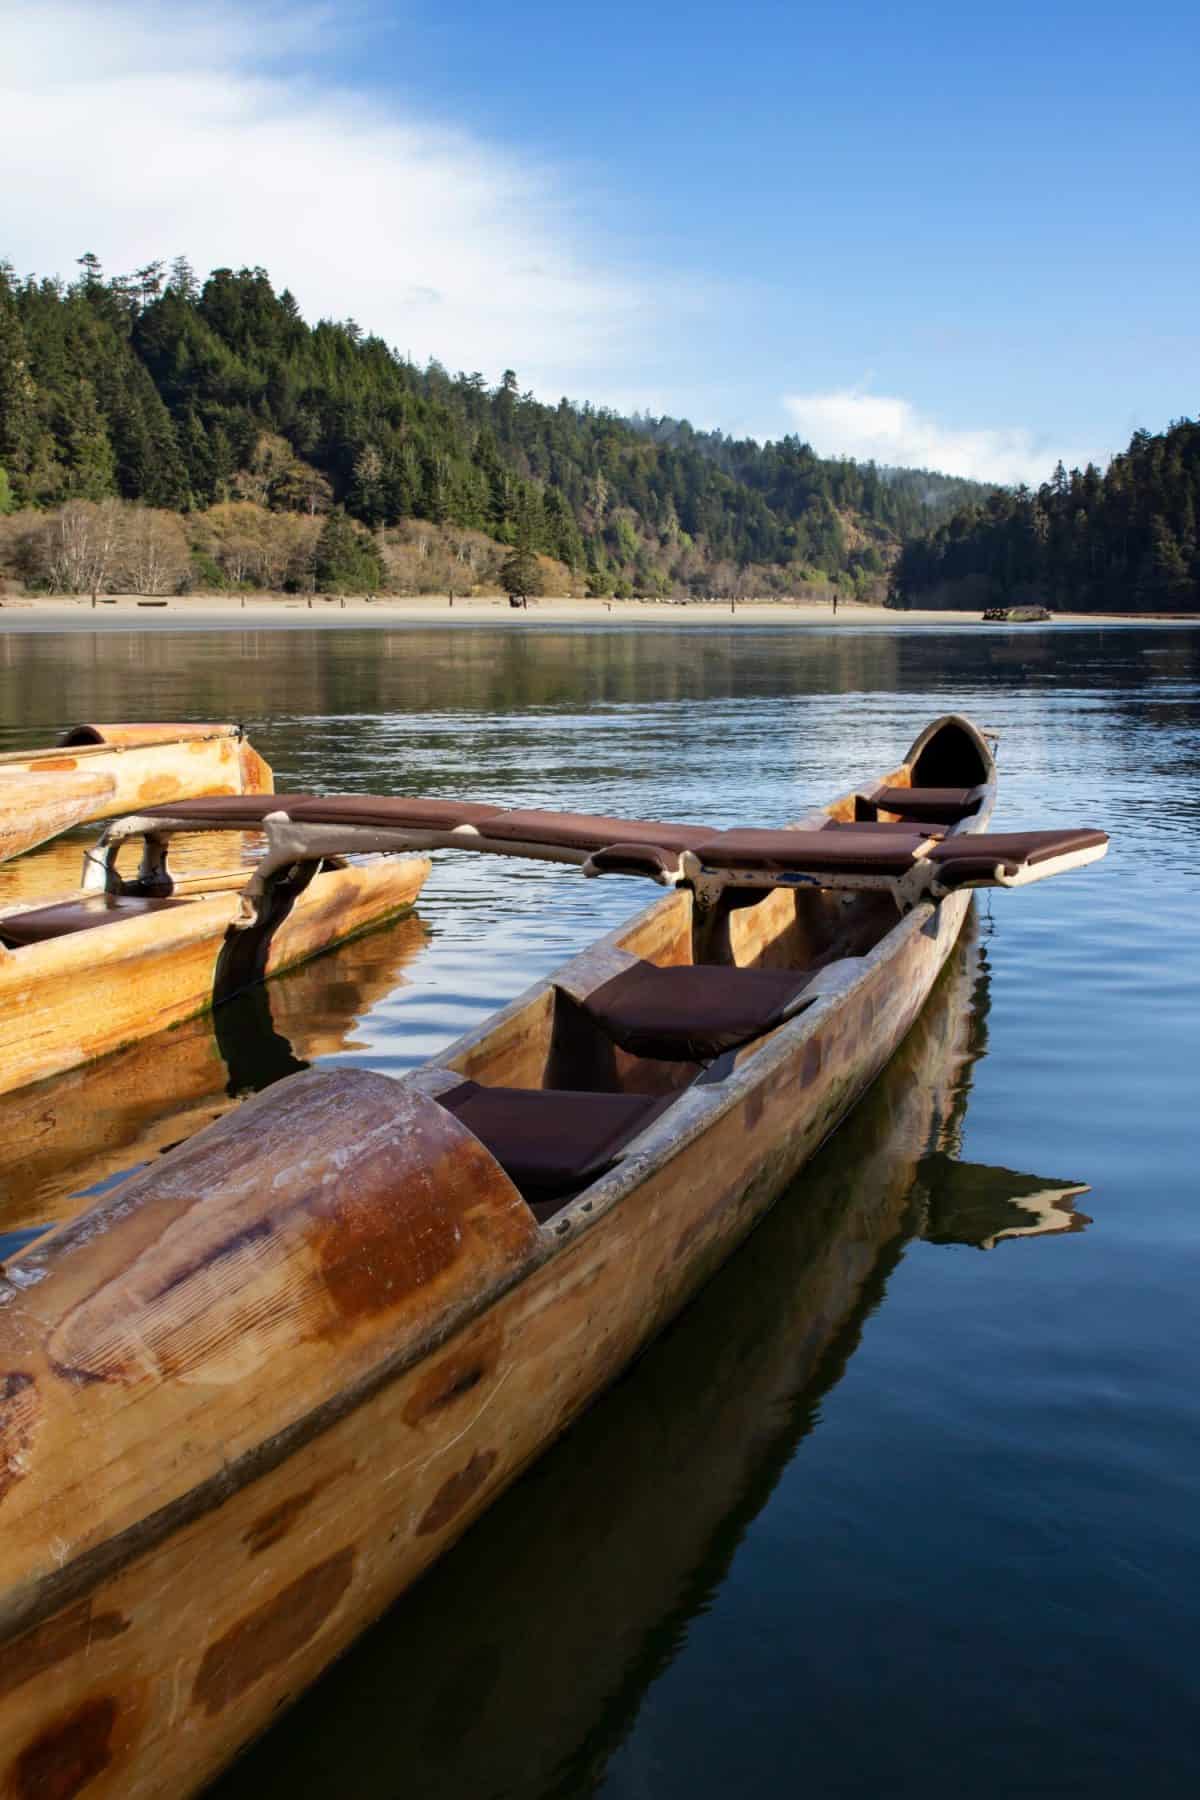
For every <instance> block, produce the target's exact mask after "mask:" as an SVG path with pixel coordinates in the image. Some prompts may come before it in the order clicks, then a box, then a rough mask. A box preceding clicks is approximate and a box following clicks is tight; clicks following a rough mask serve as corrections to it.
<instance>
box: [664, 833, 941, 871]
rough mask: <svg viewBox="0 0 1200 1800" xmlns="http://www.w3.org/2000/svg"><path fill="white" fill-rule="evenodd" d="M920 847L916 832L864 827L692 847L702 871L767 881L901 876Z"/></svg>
mask: <svg viewBox="0 0 1200 1800" xmlns="http://www.w3.org/2000/svg"><path fill="white" fill-rule="evenodd" d="M923 842H924V837H923V835H922V833H921V832H919V831H916V830H914V829H912V827H910V828H909V829H908V830H907V831H899V830H897V831H889V830H885V831H876V830H875V829H874V827H872V826H870V825H867V826H863V827H860V828H850V827H847V828H846V829H845V830H844V831H829V830H824V831H723V832H721V834H720V835H719V836H717V837H711V838H708V839H706V841H705V842H704V843H702V844H700V845H698V846H697V849H696V855H697V856H698V857H699V859H700V861H701V863H702V864H704V866H705V867H706V868H710V869H744V870H747V871H749V872H758V871H761V872H762V873H763V874H768V875H788V874H803V873H811V874H814V875H885V876H900V875H904V874H905V873H907V871H908V870H909V869H910V868H911V867H912V861H913V856H914V855H915V853H916V850H917V847H918V845H919V844H921V843H923Z"/></svg>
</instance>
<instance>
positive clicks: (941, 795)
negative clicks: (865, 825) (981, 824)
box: [871, 787, 980, 825]
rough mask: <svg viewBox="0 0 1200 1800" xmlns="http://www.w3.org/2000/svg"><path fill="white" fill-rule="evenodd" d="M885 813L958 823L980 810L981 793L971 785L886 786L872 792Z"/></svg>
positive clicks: (872, 797) (873, 799)
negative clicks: (975, 791) (964, 786)
mask: <svg viewBox="0 0 1200 1800" xmlns="http://www.w3.org/2000/svg"><path fill="white" fill-rule="evenodd" d="M871 799H872V801H873V802H874V804H875V805H876V806H881V807H882V808H883V810H884V812H891V813H899V814H900V815H901V817H902V818H905V819H913V818H917V819H940V820H941V822H942V824H943V825H957V824H958V821H959V820H960V819H969V818H970V817H971V815H972V814H973V813H977V812H978V811H979V806H980V796H979V795H978V794H972V792H971V790H970V788H948V787H883V788H877V789H876V791H875V792H874V793H873V794H872V795H871Z"/></svg>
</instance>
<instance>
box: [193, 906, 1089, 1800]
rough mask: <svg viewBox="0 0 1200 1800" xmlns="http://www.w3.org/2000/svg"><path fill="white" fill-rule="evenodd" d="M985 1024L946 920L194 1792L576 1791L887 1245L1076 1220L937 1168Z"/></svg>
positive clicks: (756, 1501) (709, 1572)
mask: <svg viewBox="0 0 1200 1800" xmlns="http://www.w3.org/2000/svg"><path fill="white" fill-rule="evenodd" d="M986 1008H987V971H986V965H985V962H984V957H983V953H982V951H981V948H980V946H979V944H978V941H977V938H976V932H975V926H974V921H973V919H968V922H967V925H966V927H965V928H964V932H963V937H962V940H961V941H960V944H959V946H958V948H957V950H956V951H955V952H954V954H953V955H952V957H951V959H950V961H949V963H948V965H947V968H946V970H945V972H944V974H943V976H942V978H941V980H940V982H939V984H938V986H937V987H936V989H935V990H934V992H933V994H932V996H931V998H930V1000H929V1003H928V1005H927V1006H926V1008H925V1010H924V1012H923V1014H922V1015H921V1017H920V1019H919V1020H918V1022H917V1023H916V1025H915V1026H914V1027H913V1029H912V1031H911V1032H910V1034H909V1036H908V1037H907V1038H906V1040H905V1042H904V1044H903V1045H902V1047H901V1049H900V1051H899V1053H898V1054H897V1055H896V1056H895V1057H894V1058H893V1060H892V1062H891V1063H890V1064H889V1065H888V1067H887V1069H886V1070H885V1071H884V1073H883V1074H882V1075H881V1077H880V1078H879V1080H878V1082H877V1083H876V1084H875V1086H874V1088H873V1089H872V1090H871V1092H870V1093H869V1094H868V1095H867V1096H866V1098H865V1099H864V1100H863V1101H862V1102H861V1103H860V1105H859V1106H858V1108H857V1109H856V1111H855V1112H854V1113H852V1114H851V1116H850V1118H849V1119H848V1120H847V1121H846V1123H845V1124H844V1125H842V1126H841V1128H840V1129H839V1131H838V1133H837V1135H836V1138H835V1139H834V1141H833V1142H832V1143H831V1144H830V1145H829V1146H828V1147H827V1148H826V1150H825V1151H823V1152H822V1153H821V1154H820V1155H819V1156H817V1157H816V1158H815V1159H814V1160H813V1161H812V1162H811V1163H810V1164H809V1166H808V1169H807V1170H806V1172H805V1173H804V1175H803V1176H802V1177H801V1178H800V1179H799V1181H798V1182H797V1183H796V1184H795V1186H794V1188H793V1189H792V1191H791V1192H790V1193H788V1194H785V1195H784V1196H783V1197H782V1198H781V1199H780V1201H779V1202H778V1204H777V1205H776V1207H775V1209H774V1211H773V1212H772V1213H771V1214H770V1215H769V1216H768V1217H767V1219H766V1220H765V1221H764V1222H763V1224H762V1225H760V1226H759V1228H758V1229H757V1231H756V1232H755V1233H754V1234H753V1235H752V1236H751V1237H750V1238H749V1240H748V1241H747V1243H746V1244H745V1245H744V1247H743V1248H742V1249H741V1250H740V1251H739V1252H738V1254H737V1255H736V1256H735V1257H734V1259H733V1260H732V1262H730V1263H729V1264H728V1265H727V1266H726V1268H725V1269H724V1270H723V1271H722V1272H721V1273H720V1274H719V1275H718V1276H717V1277H716V1278H715V1279H714V1280H713V1281H712V1282H711V1283H710V1284H709V1286H708V1287H707V1288H706V1289H705V1290H704V1292H703V1293H701V1294H700V1296H699V1297H698V1298H697V1299H696V1300H695V1301H694V1302H693V1303H692V1305H691V1306H690V1307H689V1308H688V1309H687V1310H686V1312H685V1313H684V1314H683V1315H682V1316H681V1317H680V1319H679V1320H678V1321H677V1323H676V1324H675V1325H674V1327H673V1328H672V1329H671V1330H669V1331H668V1333H667V1334H666V1335H665V1336H664V1337H662V1338H660V1339H659V1340H658V1342H657V1343H656V1344H655V1345H654V1346H653V1348H652V1349H651V1350H650V1351H649V1353H648V1354H647V1355H646V1356H644V1357H643V1358H642V1360H641V1361H640V1362H639V1363H638V1365H637V1366H636V1368H635V1369H634V1371H633V1372H632V1373H631V1374H630V1375H629V1376H627V1377H626V1379H625V1380H624V1381H622V1382H621V1383H619V1384H618V1386H617V1387H616V1388H615V1389H612V1390H610V1392H609V1393H608V1394H607V1395H605V1396H604V1397H603V1398H602V1399H601V1400H600V1401H599V1402H598V1403H597V1404H596V1405H595V1406H594V1407H593V1408H592V1410H591V1411H590V1412H589V1413H588V1414H587V1415H586V1416H585V1417H584V1418H583V1419H582V1420H581V1421H579V1422H578V1423H577V1424H576V1425H575V1426H574V1428H573V1429H572V1430H571V1432H570V1433H569V1434H568V1435H567V1437H566V1438H565V1439H564V1440H563V1441H562V1442H561V1443H560V1444H559V1445H558V1446H557V1447H556V1448H555V1449H554V1450H552V1451H551V1452H550V1453H549V1454H548V1455H547V1456H545V1457H544V1458H543V1459H542V1460H541V1461H540V1462H539V1463H537V1464H536V1465H535V1466H534V1467H533V1468H532V1469H531V1470H530V1471H529V1472H528V1473H527V1474H526V1475H525V1476H524V1477H523V1478H522V1479H521V1481H520V1482H519V1483H518V1484H517V1485H516V1487H514V1488H513V1489H512V1490H511V1491H510V1492H509V1493H508V1494H506V1495H505V1496H503V1497H502V1498H501V1499H500V1500H498V1501H497V1503H496V1504H495V1506H494V1507H492V1508H491V1510H490V1511H489V1512H488V1513H487V1514H486V1516H485V1517H483V1518H482V1519H481V1520H479V1521H478V1522H477V1523H476V1524H475V1525H474V1526H473V1527H472V1529H471V1530H470V1532H469V1533H468V1534H467V1536H466V1537H465V1538H464V1539H463V1541H462V1542H461V1543H460V1544H459V1545H458V1546H457V1547H456V1548H455V1549H454V1550H453V1551H452V1552H451V1553H450V1554H449V1555H448V1556H447V1557H446V1558H445V1560H444V1561H443V1562H441V1563H440V1564H439V1565H438V1566H437V1567H436V1568H434V1569H433V1570H432V1571H430V1573H429V1574H427V1575H426V1576H425V1577H424V1579H423V1580H422V1582H421V1583H420V1584H419V1585H418V1586H417V1587H416V1588H414V1589H413V1591H412V1592H411V1593H410V1594H408V1595H407V1596H406V1597H405V1598H404V1599H402V1600H401V1601H400V1602H399V1603H398V1604H397V1605H396V1606H395V1607H393V1609H392V1610H391V1612H390V1613H389V1614H388V1615H387V1616H386V1618H385V1619H384V1620H383V1621H382V1622H381V1623H380V1624H379V1625H378V1626H376V1627H375V1629H374V1630H373V1631H372V1632H370V1633H369V1634H368V1635H367V1636H366V1637H365V1638H363V1639H362V1640H361V1642H360V1643H359V1644H358V1645H357V1646H356V1647H355V1648H354V1649H353V1650H351V1651H350V1653H349V1654H348V1655H347V1656H346V1657H345V1658H343V1660H342V1661H341V1662H340V1663H339V1664H338V1665H337V1666H336V1667H335V1668H334V1669H333V1670H332V1672H331V1673H330V1674H329V1675H327V1676H326V1677H325V1679H324V1680H323V1681H322V1682H321V1683H319V1684H318V1686H317V1687H316V1688H314V1690H313V1691H312V1693H311V1694H310V1696H309V1697H308V1699H307V1700H306V1702H305V1705H304V1706H303V1707H302V1708H299V1709H298V1710H297V1711H296V1712H294V1713H292V1714H290V1715H289V1716H288V1718H287V1719H286V1720H284V1721H283V1722H281V1724H280V1725H279V1726H277V1727H276V1728H275V1729H274V1730H273V1731H272V1732H270V1733H269V1734H268V1735H267V1736H266V1737H265V1738H263V1739H262V1740H261V1741H260V1743H259V1744H258V1745H257V1746H256V1747H255V1748H254V1749H252V1750H251V1751H250V1752H249V1753H248V1754H247V1755H246V1756H244V1757H243V1758H242V1760H241V1761H240V1762H239V1763H238V1764H236V1765H235V1767H234V1768H233V1769H232V1770H231V1771H230V1772H229V1773H228V1774H227V1775H226V1776H225V1777H224V1778H223V1779H222V1780H221V1781H219V1782H218V1783H217V1784H216V1786H215V1787H214V1788H213V1789H212V1790H211V1792H212V1794H213V1796H214V1800H250V1797H251V1796H252V1795H253V1796H258V1795H259V1794H261V1793H262V1792H263V1791H264V1790H266V1789H269V1790H270V1791H272V1792H281V1793H282V1792H286V1793H288V1794H289V1795H290V1796H291V1797H292V1800H297V1797H298V1796H313V1797H314V1800H316V1797H317V1796H321V1800H327V1797H328V1796H329V1795H333V1794H353V1795H355V1797H356V1800H395V1796H396V1795H398V1794H402V1793H403V1794H413V1795H419V1796H420V1797H421V1800H461V1797H462V1796H463V1795H470V1796H471V1800H499V1796H501V1795H503V1796H507V1797H510V1800H511V1797H514V1796H523V1797H527V1800H532V1797H533V1796H535V1795H540V1796H544V1795H550V1794H571V1795H578V1794H584V1793H587V1792H588V1791H590V1790H591V1789H592V1788H593V1787H594V1786H595V1785H596V1783H597V1782H598V1781H599V1780H600V1779H601V1777H602V1775H603V1771H604V1769H605V1766H606V1765H607V1762H608V1760H609V1758H610V1757H611V1756H612V1755H613V1754H614V1752H615V1751H616V1750H617V1748H618V1747H619V1745H620V1744H621V1742H622V1740H623V1739H624V1737H625V1736H626V1734H627V1732H628V1730H629V1728H630V1725H631V1723H632V1720H633V1718H634V1717H635V1715H636V1713H637V1711H638V1708H639V1706H640V1705H641V1702H642V1700H643V1698H644V1696H645V1694H646V1691H647V1689H648V1688H649V1686H650V1684H651V1683H652V1682H653V1681H654V1679H655V1678H656V1677H657V1676H658V1675H659V1674H660V1673H661V1672H662V1670H663V1669H664V1668H665V1667H666V1666H667V1665H668V1664H669V1663H670V1662H671V1660H672V1659H673V1657H674V1655H675V1653H676V1651H677V1649H678V1647H679V1645H680V1643H681V1641H682V1637H683V1633H684V1628H685V1627H686V1625H687V1622H688V1620H689V1619H690V1618H692V1617H693V1616H694V1614H695V1613H696V1612H697V1611H699V1610H700V1609H702V1608H704V1607H705V1606H706V1605H707V1604H708V1602H709V1600H710V1599H711V1596H712V1594H713V1592H714V1590H715V1589H716V1588H717V1587H719V1585H720V1584H721V1582H722V1580H723V1578H724V1575H725V1572H726V1569H727V1568H728V1565H729V1563H730V1561H731V1559H732V1557H733V1554H734V1552H735V1550H736V1548H737V1545H738V1542H739V1540H740V1538H741V1536H742V1535H743V1533H744V1531H745V1530H746V1529H747V1528H748V1526H749V1525H750V1523H751V1521H752V1520H753V1519H754V1518H755V1516H756V1515H757V1514H758V1513H759V1512H760V1510H761V1509H762V1507H763V1506H764V1505H765V1504H766V1502H767V1500H768V1498H769V1496H770V1494H771V1491H772V1489H773V1488H774V1486H775V1484H776V1482H777V1481H778V1479H779V1477H780V1476H781V1474H782V1472H783V1470H784V1469H785V1467H786V1466H787V1464H788V1463H789V1462H790V1460H791V1459H792V1457H793V1455H794V1453H795V1450H796V1446H797V1444H798V1443H799V1442H800V1441H801V1440H802V1439H803V1438H804V1437H805V1436H806V1434H807V1433H808V1432H809V1431H810V1430H811V1429H812V1428H813V1426H814V1424H815V1422H816V1418H817V1411H818V1407H819V1404H820V1402H821V1399H822V1397H823V1396H824V1395H825V1394H826V1393H827V1392H828V1391H829V1390H830V1389H831V1388H833V1387H834V1386H835V1385H836V1383H837V1382H838V1381H839V1379H840V1377H841V1375H842V1373H843V1371H844V1369H845V1367H846V1365H847V1362H848V1360H849V1358H850V1357H851V1356H852V1355H853V1352H854V1350H855V1348H856V1346H857V1344H858V1341H859V1338H860V1335H861V1332H862V1330H863V1326H864V1324H865V1321H866V1320H867V1318H868V1317H869V1315H870V1314H871V1312H872V1311H873V1310H874V1309H875V1308H876V1307H877V1306H879V1304H880V1303H881V1301H882V1300H883V1297H884V1294H885V1291H886V1287H887V1282H888V1278H889V1276H890V1274H891V1271H892V1270H893V1269H894V1268H895V1266H896V1264H897V1263H898V1262H899V1260H900V1259H901V1257H902V1256H903V1254H904V1249H905V1246H906V1244H907V1243H908V1242H909V1241H910V1240H912V1239H914V1238H918V1237H928V1238H929V1239H930V1240H931V1241H933V1242H936V1243H943V1244H968V1245H972V1246H978V1247H982V1248H988V1247H991V1246H992V1245H994V1244H996V1243H997V1242H998V1241H1000V1240H1002V1239H1006V1238H1011V1237H1013V1236H1016V1235H1018V1234H1020V1235H1028V1234H1030V1233H1031V1232H1039V1233H1044V1232H1071V1231H1078V1230H1080V1229H1082V1228H1083V1227H1084V1226H1085V1225H1086V1224H1088V1223H1089V1222H1090V1221H1088V1220H1087V1219H1086V1217H1085V1216H1084V1215H1083V1214H1082V1213H1079V1212H1078V1211H1076V1210H1075V1208H1074V1205H1073V1201H1074V1199H1075V1197H1077V1196H1078V1195H1080V1194H1082V1193H1085V1192H1086V1191H1087V1190H1086V1188H1085V1187H1084V1186H1083V1185H1082V1184H1077V1183H1071V1182H1067V1181H1061V1180H1046V1181H1039V1180H1037V1179H1036V1178H1034V1177H1030V1176H1023V1175H1017V1174H1013V1173H1012V1172H1010V1171H1008V1170H1004V1169H995V1168H990V1167H986V1166H983V1165H972V1164H969V1163H964V1162H961V1161H960V1160H958V1158H957V1157H956V1155H955V1154H954V1152H955V1150H956V1149H957V1147H958V1145H959V1143H960V1142H961V1130H962V1123H963V1117H964V1113H965V1109H966V1103H967V1097H968V1093H969V1089H970V1074H971V1068H972V1065H973V1063H974V1062H975V1061H976V1059H977V1058H978V1057H979V1056H981V1055H982V1054H984V1052H985V1019H986ZM1018 1253H1019V1248H1008V1249H1005V1250H1004V1251H1002V1254H1005V1255H1014V1254H1018ZM531 1520H532V1521H535V1528H534V1529H532V1530H531V1528H530V1522H531Z"/></svg>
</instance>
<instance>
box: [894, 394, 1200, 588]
mask: <svg viewBox="0 0 1200 1800" xmlns="http://www.w3.org/2000/svg"><path fill="white" fill-rule="evenodd" d="M1198 514H1200V423H1197V422H1195V421H1193V420H1188V419H1181V420H1179V421H1177V422H1176V423H1175V424H1173V425H1171V426H1170V428H1169V429H1168V430H1167V431H1165V432H1162V433H1160V434H1158V435H1157V436H1151V435H1150V433H1149V432H1145V431H1139V432H1136V433H1135V434H1134V437H1133V439H1132V441H1131V443H1130V445H1129V448H1128V450H1127V451H1125V453H1124V454H1123V455H1121V456H1116V457H1114V458H1113V460H1112V462H1111V463H1110V464H1109V467H1108V470H1107V472H1106V473H1105V474H1104V475H1101V473H1100V471H1099V470H1098V469H1097V468H1096V467H1094V465H1092V464H1090V463H1089V465H1088V467H1087V468H1086V469H1083V470H1079V469H1072V470H1070V472H1069V473H1068V471H1067V470H1065V469H1064V468H1063V466H1062V464H1061V463H1059V465H1058V467H1057V468H1056V469H1055V471H1054V473H1053V475H1052V476H1051V478H1050V480H1049V481H1048V482H1046V483H1044V484H1043V485H1042V486H1041V487H1040V488H1038V490H1037V492H1036V493H1033V492H1031V490H1030V489H1029V488H1025V487H1021V488H1017V489H1015V490H1014V491H1011V492H1009V491H1003V492H999V493H996V494H993V495H992V496H991V497H990V498H989V499H988V500H987V501H986V502H985V503H984V504H983V505H978V504H974V505H970V506H967V507H964V508H962V509H960V510H959V511H957V512H955V513H954V514H953V515H952V516H951V517H950V518H949V519H947V520H946V521H945V522H944V523H943V524H941V525H939V526H938V527H937V528H936V529H935V530H932V531H927V532H925V533H924V534H922V535H921V536H919V537H916V538H914V539H913V541H912V542H910V543H908V544H906V545H905V547H904V550H903V553H902V555H901V557H900V560H899V562H898V563H897V565H896V568H895V571H894V574H893V582H892V592H893V597H894V599H895V600H896V602H897V604H899V605H902V606H912V605H919V604H921V602H922V600H923V598H924V597H926V596H927V595H929V594H930V593H933V592H937V593H939V594H940V596H944V597H946V598H947V599H948V601H949V603H950V604H951V605H962V606H968V605H969V606H972V607H974V606H977V605H979V604H981V603H982V604H984V605H991V604H999V605H1002V604H1004V603H1005V602H1006V601H1009V600H1011V599H1014V598H1033V599H1036V600H1038V601H1041V602H1043V603H1044V604H1046V605H1048V606H1053V607H1057V608H1060V609H1062V610H1074V611H1080V612H1089V611H1090V612H1130V611H1139V610H1140V611H1147V612H1155V611H1160V612H1194V611H1197V610H1200V544H1198V541H1197V530H1196V521H1197V516H1198Z"/></svg>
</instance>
